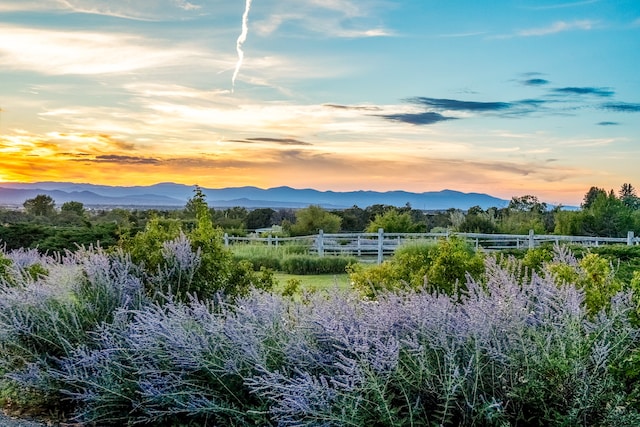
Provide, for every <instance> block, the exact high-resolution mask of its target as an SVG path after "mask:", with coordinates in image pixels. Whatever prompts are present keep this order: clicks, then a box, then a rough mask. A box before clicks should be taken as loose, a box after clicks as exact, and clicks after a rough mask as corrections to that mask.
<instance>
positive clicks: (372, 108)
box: [322, 104, 381, 111]
mask: <svg viewBox="0 0 640 427" xmlns="http://www.w3.org/2000/svg"><path fill="white" fill-rule="evenodd" d="M322 106H323V107H329V108H335V109H336V110H354V111H380V110H381V108H380V107H377V106H375V105H340V104H322Z"/></svg>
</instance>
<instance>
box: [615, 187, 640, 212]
mask: <svg viewBox="0 0 640 427" xmlns="http://www.w3.org/2000/svg"><path fill="white" fill-rule="evenodd" d="M618 194H619V195H620V200H621V201H622V203H624V205H625V206H627V207H628V208H631V209H633V210H636V209H640V198H638V196H637V195H636V189H635V188H633V185H631V184H622V187H620V191H619V192H618Z"/></svg>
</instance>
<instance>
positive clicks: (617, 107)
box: [600, 102, 640, 113]
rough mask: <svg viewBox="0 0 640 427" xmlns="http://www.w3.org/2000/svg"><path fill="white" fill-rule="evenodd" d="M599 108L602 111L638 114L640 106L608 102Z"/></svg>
mask: <svg viewBox="0 0 640 427" xmlns="http://www.w3.org/2000/svg"><path fill="white" fill-rule="evenodd" d="M600 107H601V108H602V109H604V110H609V111H617V112H619V113H640V104H631V103H627V102H608V103H606V104H602V105H601V106H600Z"/></svg>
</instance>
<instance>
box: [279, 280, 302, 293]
mask: <svg viewBox="0 0 640 427" xmlns="http://www.w3.org/2000/svg"><path fill="white" fill-rule="evenodd" d="M301 287H302V281H301V280H300V279H295V278H292V279H288V280H287V283H286V284H285V286H284V289H283V290H282V296H285V297H293V296H295V295H297V294H298V293H299V292H300V288H301Z"/></svg>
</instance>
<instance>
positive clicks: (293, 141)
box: [230, 137, 313, 145]
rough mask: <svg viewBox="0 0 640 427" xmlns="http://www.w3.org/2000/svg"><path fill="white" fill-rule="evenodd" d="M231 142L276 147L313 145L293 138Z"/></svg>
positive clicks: (236, 140) (263, 138) (237, 140)
mask: <svg viewBox="0 0 640 427" xmlns="http://www.w3.org/2000/svg"><path fill="white" fill-rule="evenodd" d="M230 141H231V142H242V143H245V144H255V143H257V142H267V143H275V144H278V145H313V144H311V143H310V142H304V141H300V140H297V139H295V138H267V137H260V138H246V139H232V140H230Z"/></svg>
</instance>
